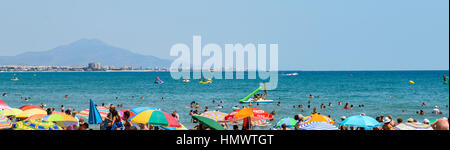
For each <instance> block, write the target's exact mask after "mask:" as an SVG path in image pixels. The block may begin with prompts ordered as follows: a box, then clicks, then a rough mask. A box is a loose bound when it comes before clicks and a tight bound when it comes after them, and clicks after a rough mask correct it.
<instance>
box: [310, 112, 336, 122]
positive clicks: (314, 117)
mask: <svg viewBox="0 0 450 150" xmlns="http://www.w3.org/2000/svg"><path fill="white" fill-rule="evenodd" d="M310 122H326V123H329V124H334V120H333V119H331V118H330V117H328V116H324V115H320V114H312V115H311V116H306V117H305V118H303V123H310Z"/></svg>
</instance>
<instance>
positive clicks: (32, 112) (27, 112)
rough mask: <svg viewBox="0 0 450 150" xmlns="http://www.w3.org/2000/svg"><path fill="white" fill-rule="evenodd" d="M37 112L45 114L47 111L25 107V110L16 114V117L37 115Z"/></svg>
mask: <svg viewBox="0 0 450 150" xmlns="http://www.w3.org/2000/svg"><path fill="white" fill-rule="evenodd" d="M37 114H47V111H45V110H43V109H39V108H33V109H27V110H25V111H23V112H22V113H20V114H18V115H16V117H18V118H28V117H31V116H33V115H37Z"/></svg>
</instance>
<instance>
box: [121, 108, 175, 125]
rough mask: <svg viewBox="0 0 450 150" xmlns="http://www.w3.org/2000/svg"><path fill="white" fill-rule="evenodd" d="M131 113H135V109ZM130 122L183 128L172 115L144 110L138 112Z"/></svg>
mask: <svg viewBox="0 0 450 150" xmlns="http://www.w3.org/2000/svg"><path fill="white" fill-rule="evenodd" d="M131 111H133V109H132V110H131ZM133 112H135V111H133ZM135 113H136V112H135ZM129 120H130V121H131V122H134V123H148V124H151V125H160V126H168V127H181V125H180V123H179V122H178V121H177V119H175V118H174V117H172V115H170V114H168V113H166V112H162V111H158V110H144V111H140V112H137V113H136V114H135V115H134V116H132V117H131V118H130V119H129Z"/></svg>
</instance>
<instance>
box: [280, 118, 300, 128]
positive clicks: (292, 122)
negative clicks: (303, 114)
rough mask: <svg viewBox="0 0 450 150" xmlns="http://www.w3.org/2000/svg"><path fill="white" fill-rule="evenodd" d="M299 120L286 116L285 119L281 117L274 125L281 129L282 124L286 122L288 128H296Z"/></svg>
mask: <svg viewBox="0 0 450 150" xmlns="http://www.w3.org/2000/svg"><path fill="white" fill-rule="evenodd" d="M297 122H298V121H297V120H295V119H294V118H284V119H281V120H280V121H278V123H277V124H276V125H275V126H274V128H276V129H280V128H281V126H282V125H283V124H285V125H286V128H292V129H294V128H295V125H296V124H297Z"/></svg>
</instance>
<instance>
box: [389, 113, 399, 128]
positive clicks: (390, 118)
mask: <svg viewBox="0 0 450 150" xmlns="http://www.w3.org/2000/svg"><path fill="white" fill-rule="evenodd" d="M388 118H389V120H391V126H393V127H395V126H396V125H397V123H396V122H395V121H394V120H393V119H392V115H391V114H389V115H388Z"/></svg>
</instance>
